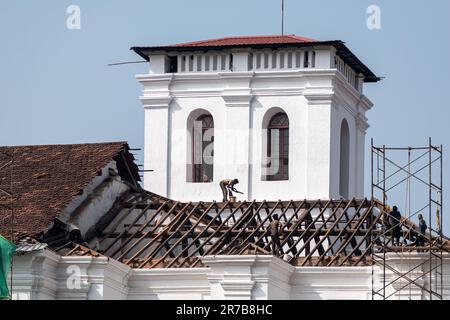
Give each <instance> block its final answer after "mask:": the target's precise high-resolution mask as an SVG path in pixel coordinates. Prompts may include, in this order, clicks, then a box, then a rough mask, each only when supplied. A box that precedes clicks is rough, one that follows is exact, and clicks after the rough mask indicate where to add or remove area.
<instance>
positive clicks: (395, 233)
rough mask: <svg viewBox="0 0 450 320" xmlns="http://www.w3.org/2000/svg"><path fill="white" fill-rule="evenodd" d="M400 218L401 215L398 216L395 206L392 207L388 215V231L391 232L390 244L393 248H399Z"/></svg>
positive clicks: (398, 212)
mask: <svg viewBox="0 0 450 320" xmlns="http://www.w3.org/2000/svg"><path fill="white" fill-rule="evenodd" d="M401 218H402V215H401V214H400V211H398V208H397V206H393V207H392V211H391V212H390V213H389V224H390V229H391V230H392V244H393V245H394V246H400V245H401V243H400V236H401V233H402V227H401V224H400V222H401Z"/></svg>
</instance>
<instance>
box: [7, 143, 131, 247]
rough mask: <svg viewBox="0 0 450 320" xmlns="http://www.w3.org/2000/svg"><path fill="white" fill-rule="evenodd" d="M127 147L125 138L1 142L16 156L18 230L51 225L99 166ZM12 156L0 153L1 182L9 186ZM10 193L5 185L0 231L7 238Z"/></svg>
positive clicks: (25, 231) (32, 230)
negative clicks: (22, 143)
mask: <svg viewBox="0 0 450 320" xmlns="http://www.w3.org/2000/svg"><path fill="white" fill-rule="evenodd" d="M125 149H126V150H128V144H127V143H126V142H111V143H91V144H69V145H36V146H13V147H0V152H6V153H8V154H10V155H12V156H13V159H14V160H13V161H14V165H13V179H12V180H13V184H12V187H13V194H14V197H15V201H14V214H15V223H14V230H15V233H16V234H17V235H19V234H22V235H25V234H26V235H31V236H33V235H36V234H38V233H40V232H42V231H44V230H46V229H47V227H48V226H49V223H50V222H51V221H52V220H53V219H54V218H55V217H56V216H57V215H58V214H59V213H60V212H61V211H62V210H63V209H64V208H65V207H66V206H67V205H68V204H69V203H70V201H71V200H72V199H73V198H74V197H75V196H77V195H78V194H79V193H80V192H81V190H83V189H84V188H85V187H86V186H87V184H88V183H89V182H90V181H91V180H92V179H93V178H95V176H96V175H97V172H98V171H100V170H101V169H102V168H104V167H105V166H106V165H107V164H108V163H109V162H110V161H112V160H113V158H114V157H115V156H116V155H118V154H119V153H120V152H121V151H122V150H125ZM126 156H127V157H132V156H131V155H128V154H127V155H126ZM131 160H133V159H131ZM7 161H8V158H6V157H4V156H3V157H0V188H1V189H3V190H7V191H9V190H10V189H11V186H10V182H11V178H10V173H11V171H10V166H6V167H4V165H5V164H6V163H7ZM2 167H3V168H2ZM10 199H11V198H10V197H9V196H7V195H6V194H5V193H3V192H1V191H0V233H2V234H3V235H4V236H5V237H8V238H9V237H10V234H11V233H10V218H9V217H10V214H11V210H10V209H9V207H8V205H9V204H10Z"/></svg>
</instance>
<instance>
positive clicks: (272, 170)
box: [265, 112, 289, 181]
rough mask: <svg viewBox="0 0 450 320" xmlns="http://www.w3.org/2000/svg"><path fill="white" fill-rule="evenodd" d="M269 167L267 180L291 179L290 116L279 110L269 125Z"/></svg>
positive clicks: (266, 171)
mask: <svg viewBox="0 0 450 320" xmlns="http://www.w3.org/2000/svg"><path fill="white" fill-rule="evenodd" d="M267 158H268V159H267V160H268V161H267V168H266V170H265V180H268V181H280V180H289V118H288V117H287V115H286V113H284V112H278V113H277V114H275V115H274V116H272V118H271V119H270V121H269V125H268V127H267Z"/></svg>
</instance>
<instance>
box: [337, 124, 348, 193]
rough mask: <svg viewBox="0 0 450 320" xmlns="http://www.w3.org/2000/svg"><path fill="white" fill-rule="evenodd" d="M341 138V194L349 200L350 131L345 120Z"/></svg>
mask: <svg viewBox="0 0 450 320" xmlns="http://www.w3.org/2000/svg"><path fill="white" fill-rule="evenodd" d="M340 138H341V142H340V170H339V194H340V195H341V197H343V198H344V199H348V197H349V181H350V178H349V175H350V130H349V128H348V123H347V120H345V119H344V120H342V124H341V137H340Z"/></svg>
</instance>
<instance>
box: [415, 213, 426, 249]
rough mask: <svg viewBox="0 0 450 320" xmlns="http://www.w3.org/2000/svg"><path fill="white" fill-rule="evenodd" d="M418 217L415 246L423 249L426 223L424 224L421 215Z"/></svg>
mask: <svg viewBox="0 0 450 320" xmlns="http://www.w3.org/2000/svg"><path fill="white" fill-rule="evenodd" d="M418 217H419V234H418V235H417V238H416V246H418V247H423V246H424V245H425V241H424V239H425V232H426V231H427V228H428V226H427V223H426V222H425V220H424V219H423V216H422V214H420V213H419V215H418Z"/></svg>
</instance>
